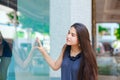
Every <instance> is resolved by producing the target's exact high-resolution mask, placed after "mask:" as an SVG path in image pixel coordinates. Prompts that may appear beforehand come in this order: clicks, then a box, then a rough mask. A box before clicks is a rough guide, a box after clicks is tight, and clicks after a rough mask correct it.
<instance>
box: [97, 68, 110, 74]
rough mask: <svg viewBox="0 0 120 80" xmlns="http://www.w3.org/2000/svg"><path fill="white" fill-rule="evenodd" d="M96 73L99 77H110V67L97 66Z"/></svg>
mask: <svg viewBox="0 0 120 80" xmlns="http://www.w3.org/2000/svg"><path fill="white" fill-rule="evenodd" d="M98 73H99V74H100V75H110V74H111V66H99V67H98Z"/></svg>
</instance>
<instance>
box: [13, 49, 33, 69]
mask: <svg viewBox="0 0 120 80" xmlns="http://www.w3.org/2000/svg"><path fill="white" fill-rule="evenodd" d="M33 50H34V49H33V48H32V49H31V50H30V53H29V55H28V57H27V58H26V59H25V60H24V61H23V60H22V59H21V58H20V56H19V55H18V53H19V52H18V50H16V49H14V50H13V56H14V58H15V62H16V63H17V64H18V65H19V66H20V67H21V68H23V69H24V68H26V67H27V66H28V65H29V63H30V61H31V59H32V56H33Z"/></svg>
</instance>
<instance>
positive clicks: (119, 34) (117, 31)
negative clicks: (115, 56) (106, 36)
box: [114, 24, 120, 40]
mask: <svg viewBox="0 0 120 80" xmlns="http://www.w3.org/2000/svg"><path fill="white" fill-rule="evenodd" d="M114 34H115V36H116V38H117V40H120V24H119V28H118V29H116V30H115V33H114Z"/></svg>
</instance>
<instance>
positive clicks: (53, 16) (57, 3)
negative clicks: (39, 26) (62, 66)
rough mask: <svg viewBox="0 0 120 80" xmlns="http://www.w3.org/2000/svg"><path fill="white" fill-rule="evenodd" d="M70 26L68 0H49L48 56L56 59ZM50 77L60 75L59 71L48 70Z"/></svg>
mask: <svg viewBox="0 0 120 80" xmlns="http://www.w3.org/2000/svg"><path fill="white" fill-rule="evenodd" d="M69 26H70V0H50V48H51V49H50V56H51V57H52V58H53V59H55V60H56V59H57V58H58V56H59V55H60V51H61V48H62V46H63V44H64V43H65V37H66V33H67V30H68V28H69ZM50 77H51V79H52V78H53V77H56V78H58V77H60V71H58V72H54V71H53V70H50Z"/></svg>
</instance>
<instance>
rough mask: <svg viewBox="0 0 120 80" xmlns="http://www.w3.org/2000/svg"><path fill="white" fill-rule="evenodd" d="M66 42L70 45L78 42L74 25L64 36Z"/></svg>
mask: <svg viewBox="0 0 120 80" xmlns="http://www.w3.org/2000/svg"><path fill="white" fill-rule="evenodd" d="M66 44H67V45H71V46H72V45H78V44H79V41H78V37H77V33H76V29H75V28H74V27H71V28H70V30H69V31H68V34H67V37H66Z"/></svg>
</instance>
